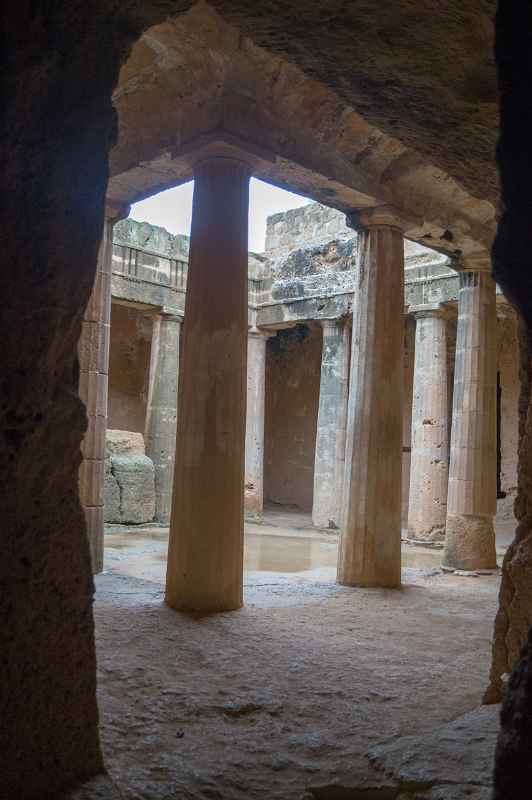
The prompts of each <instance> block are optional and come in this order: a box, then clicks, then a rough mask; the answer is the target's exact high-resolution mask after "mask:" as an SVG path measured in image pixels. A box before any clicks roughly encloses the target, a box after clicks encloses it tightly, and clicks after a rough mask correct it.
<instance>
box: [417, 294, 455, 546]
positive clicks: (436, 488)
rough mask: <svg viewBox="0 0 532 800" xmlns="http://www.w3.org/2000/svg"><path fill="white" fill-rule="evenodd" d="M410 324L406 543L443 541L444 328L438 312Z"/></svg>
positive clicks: (423, 313)
mask: <svg viewBox="0 0 532 800" xmlns="http://www.w3.org/2000/svg"><path fill="white" fill-rule="evenodd" d="M411 311H413V312H414V317H415V319H416V344H415V357H414V390H413V402H412V451H411V460H410V495H409V502H408V538H409V539H411V540H413V541H416V542H417V541H419V542H442V541H443V539H444V538H445V518H446V511H447V479H448V473H449V445H448V435H449V420H448V416H449V415H448V386H447V322H446V319H445V311H444V310H443V309H441V308H440V307H439V306H433V307H418V308H417V309H411Z"/></svg>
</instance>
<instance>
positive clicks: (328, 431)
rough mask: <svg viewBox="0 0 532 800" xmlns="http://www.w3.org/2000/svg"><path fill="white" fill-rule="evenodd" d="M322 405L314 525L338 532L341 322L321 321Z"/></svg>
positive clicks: (343, 388) (344, 342) (343, 414)
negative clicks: (334, 529)
mask: <svg viewBox="0 0 532 800" xmlns="http://www.w3.org/2000/svg"><path fill="white" fill-rule="evenodd" d="M321 326H322V329H323V348H322V354H321V374H320V402H319V408H318V423H317V430H316V454H315V459H314V497H313V503H312V522H313V524H314V525H316V526H317V527H319V528H338V527H339V525H340V511H341V503H342V486H343V477H344V475H343V473H344V468H345V434H346V424H347V389H348V386H347V382H348V375H349V360H348V359H349V329H348V327H347V325H345V324H343V323H342V321H341V320H334V319H331V320H322V322H321Z"/></svg>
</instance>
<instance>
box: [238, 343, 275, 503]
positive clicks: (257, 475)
mask: <svg viewBox="0 0 532 800" xmlns="http://www.w3.org/2000/svg"><path fill="white" fill-rule="evenodd" d="M271 335H272V334H271V333H267V332H264V331H259V330H256V331H249V333H248V366H247V412H246V477H245V485H244V507H245V510H246V511H248V512H250V513H252V514H262V511H263V507H264V412H265V406H264V404H265V396H266V392H265V388H266V343H267V341H268V338H269V337H270V336H271Z"/></svg>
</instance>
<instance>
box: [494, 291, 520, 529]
mask: <svg viewBox="0 0 532 800" xmlns="http://www.w3.org/2000/svg"><path fill="white" fill-rule="evenodd" d="M497 369H498V372H499V385H500V413H501V429H500V437H501V438H500V442H501V451H500V488H501V492H502V493H504V494H505V497H501V498H499V500H498V501H497V519H498V520H500V521H502V522H505V523H508V522H515V517H514V503H515V499H516V495H517V450H518V441H519V346H518V340H517V318H516V315H515V313H514V312H513V310H512V309H511V308H510V307H507V310H506V311H505V313H504V314H499V316H498V319H497Z"/></svg>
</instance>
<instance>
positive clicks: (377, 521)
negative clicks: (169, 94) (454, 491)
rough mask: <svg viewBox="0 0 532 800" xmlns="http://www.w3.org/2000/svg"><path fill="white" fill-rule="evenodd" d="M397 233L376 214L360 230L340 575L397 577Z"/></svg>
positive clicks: (400, 281) (376, 579) (376, 581)
mask: <svg viewBox="0 0 532 800" xmlns="http://www.w3.org/2000/svg"><path fill="white" fill-rule="evenodd" d="M403 314H404V256H403V235H402V232H401V229H400V228H399V227H398V225H397V224H396V223H395V221H394V219H393V218H390V217H389V216H388V215H386V214H378V213H375V214H374V215H372V217H371V218H370V219H368V221H367V226H366V229H365V230H364V229H362V234H361V235H360V239H359V258H358V261H357V276H356V289H355V304H354V308H353V334H352V346H351V371H350V387H349V401H348V420H347V441H346V456H345V480H344V490H343V504H342V505H343V509H342V522H341V528H342V535H341V540H340V548H339V561H338V581H339V582H340V583H342V584H346V585H350V586H390V587H392V586H398V585H399V584H400V582H401V464H402V426H403V408H402V400H403Z"/></svg>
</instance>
